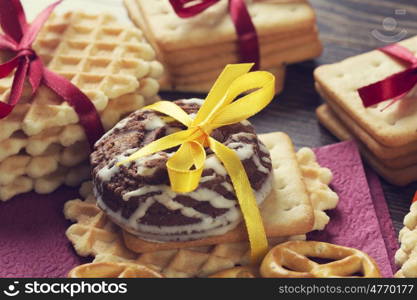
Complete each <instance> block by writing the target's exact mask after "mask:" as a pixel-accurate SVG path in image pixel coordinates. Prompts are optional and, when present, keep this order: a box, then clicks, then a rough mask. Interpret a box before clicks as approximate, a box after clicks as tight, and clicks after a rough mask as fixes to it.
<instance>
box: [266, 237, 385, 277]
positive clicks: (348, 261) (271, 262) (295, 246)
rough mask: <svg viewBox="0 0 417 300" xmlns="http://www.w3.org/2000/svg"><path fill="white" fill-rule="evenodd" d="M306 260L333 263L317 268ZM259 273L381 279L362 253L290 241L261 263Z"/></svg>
mask: <svg viewBox="0 0 417 300" xmlns="http://www.w3.org/2000/svg"><path fill="white" fill-rule="evenodd" d="M309 257H314V258H319V259H328V260H329V259H330V260H334V261H332V262H329V263H324V264H319V263H317V262H315V261H313V260H311V259H310V258H309ZM260 273H261V275H262V277H271V278H282V277H290V278H311V277H381V274H380V272H379V269H378V266H377V265H376V263H375V262H374V260H373V259H372V258H371V257H369V256H368V255H367V254H366V253H364V252H362V251H359V250H357V249H353V248H348V247H342V246H338V245H334V244H329V243H324V242H314V241H290V242H286V243H283V244H280V245H278V246H276V247H274V248H273V249H272V250H271V251H269V252H268V254H267V255H266V256H265V258H264V260H263V261H262V264H261V268H260ZM357 273H360V274H362V276H359V275H358V276H356V275H355V274H357Z"/></svg>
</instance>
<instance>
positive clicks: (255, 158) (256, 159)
mask: <svg viewBox="0 0 417 300" xmlns="http://www.w3.org/2000/svg"><path fill="white" fill-rule="evenodd" d="M252 160H253V162H254V163H255V165H256V168H257V169H258V171H259V172H262V173H265V174H268V173H269V170H268V168H265V167H264V166H263V165H262V164H261V161H260V160H259V156H256V155H254V156H253V157H252Z"/></svg>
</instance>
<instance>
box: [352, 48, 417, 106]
mask: <svg viewBox="0 0 417 300" xmlns="http://www.w3.org/2000/svg"><path fill="white" fill-rule="evenodd" d="M379 50H380V51H382V52H384V53H385V54H387V55H389V56H391V57H393V58H395V59H398V60H399V61H400V62H401V63H403V64H404V65H405V66H407V69H406V70H404V71H402V72H399V73H396V74H394V75H391V76H389V77H387V78H385V79H383V80H381V81H378V82H376V83H373V84H370V85H368V86H365V87H362V88H360V89H359V90H358V92H359V96H360V97H361V98H362V102H363V105H364V106H365V107H369V106H372V105H374V104H378V103H380V102H383V101H385V100H388V99H393V102H392V103H394V102H395V101H398V100H399V99H401V98H402V97H403V96H405V95H406V94H407V93H408V92H409V91H411V89H413V87H414V86H415V85H416V84H417V57H415V56H414V54H413V53H412V52H411V51H410V50H408V49H407V48H405V47H403V46H401V45H399V44H393V45H389V46H386V47H383V48H380V49H379ZM392 103H391V104H392Z"/></svg>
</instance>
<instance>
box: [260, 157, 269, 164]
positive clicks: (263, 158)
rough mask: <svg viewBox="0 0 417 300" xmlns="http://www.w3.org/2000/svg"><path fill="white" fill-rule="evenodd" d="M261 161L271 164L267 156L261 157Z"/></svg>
mask: <svg viewBox="0 0 417 300" xmlns="http://www.w3.org/2000/svg"><path fill="white" fill-rule="evenodd" d="M262 160H263V161H264V162H266V163H271V159H270V158H269V157H267V156H262Z"/></svg>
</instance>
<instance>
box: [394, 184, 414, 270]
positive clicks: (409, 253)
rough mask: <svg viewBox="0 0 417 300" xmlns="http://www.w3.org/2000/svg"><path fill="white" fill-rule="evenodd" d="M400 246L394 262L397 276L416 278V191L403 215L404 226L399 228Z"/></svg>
mask: <svg viewBox="0 0 417 300" xmlns="http://www.w3.org/2000/svg"><path fill="white" fill-rule="evenodd" d="M399 241H400V243H401V248H400V249H398V251H397V253H396V254H395V262H396V264H397V265H398V266H400V269H399V270H398V272H397V273H396V274H395V277H398V278H417V192H416V193H415V195H414V199H413V202H412V204H411V207H410V212H409V213H408V214H407V215H406V216H405V217H404V227H403V228H402V229H401V230H400V235H399Z"/></svg>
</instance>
